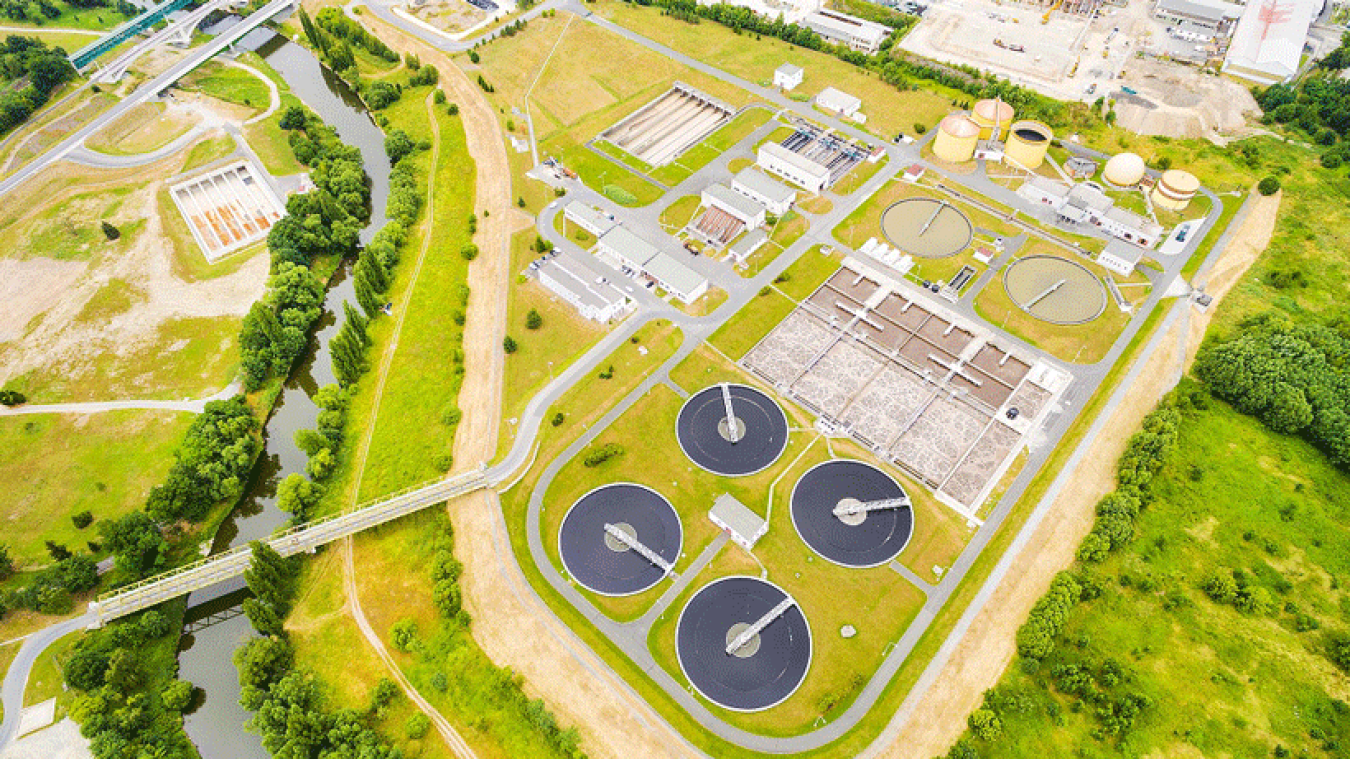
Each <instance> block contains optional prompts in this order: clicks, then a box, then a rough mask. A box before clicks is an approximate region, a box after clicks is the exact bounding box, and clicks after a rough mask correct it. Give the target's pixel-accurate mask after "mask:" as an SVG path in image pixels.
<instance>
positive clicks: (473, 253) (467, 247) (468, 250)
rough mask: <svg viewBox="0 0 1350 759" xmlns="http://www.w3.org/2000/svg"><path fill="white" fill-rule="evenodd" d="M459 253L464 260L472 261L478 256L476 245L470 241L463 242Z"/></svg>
mask: <svg viewBox="0 0 1350 759" xmlns="http://www.w3.org/2000/svg"><path fill="white" fill-rule="evenodd" d="M459 254H460V255H461V256H463V257H464V260H465V261H472V260H474V259H475V258H478V246H477V245H474V244H473V243H471V242H469V243H464V246H463V247H461V248H460V249H459Z"/></svg>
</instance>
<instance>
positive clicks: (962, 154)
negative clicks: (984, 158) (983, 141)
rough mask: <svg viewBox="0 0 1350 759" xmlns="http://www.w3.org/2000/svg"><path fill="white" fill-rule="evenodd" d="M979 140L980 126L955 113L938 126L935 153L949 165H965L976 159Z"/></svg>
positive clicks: (934, 145)
mask: <svg viewBox="0 0 1350 759" xmlns="http://www.w3.org/2000/svg"><path fill="white" fill-rule="evenodd" d="M979 140H980V127H979V125H978V124H976V123H975V122H973V121H971V120H970V119H969V118H967V117H965V116H962V115H961V114H959V113H953V114H951V115H950V116H948V117H946V118H945V119H943V120H942V122H941V123H940V124H938V133H937V138H936V139H934V140H933V153H934V154H936V155H937V157H938V158H941V159H942V160H944V161H946V162H947V163H965V162H966V161H969V160H970V159H971V158H974V157H975V143H977V142H979Z"/></svg>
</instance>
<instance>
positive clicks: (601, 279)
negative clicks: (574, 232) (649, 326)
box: [537, 253, 633, 324]
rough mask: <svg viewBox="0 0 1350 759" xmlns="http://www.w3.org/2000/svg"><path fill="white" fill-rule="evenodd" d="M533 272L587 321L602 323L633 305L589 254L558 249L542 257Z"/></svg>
mask: <svg viewBox="0 0 1350 759" xmlns="http://www.w3.org/2000/svg"><path fill="white" fill-rule="evenodd" d="M537 273H538V275H539V284H541V285H543V286H544V287H546V288H548V289H549V291H550V292H552V293H554V294H556V295H557V296H558V297H560V298H562V299H563V300H565V301H567V302H568V303H570V304H572V306H573V307H574V308H575V309H576V310H577V311H578V312H579V313H580V314H581V315H582V316H584V317H586V318H587V319H590V320H591V321H597V322H600V323H602V324H603V323H605V322H608V321H610V320H612V319H615V318H618V317H619V316H620V315H622V314H623V313H624V312H626V311H627V310H628V309H629V308H631V307H632V305H633V302H632V300H630V299H629V297H628V296H627V295H625V294H624V292H623V291H622V290H620V289H619V288H618V287H615V286H614V284H613V283H611V282H610V281H609V279H608V277H607V276H606V275H605V274H604V273H603V272H602V271H601V270H600V269H599V267H597V266H596V265H595V264H594V263H592V262H591V260H590V257H589V256H584V255H570V254H568V253H561V254H559V255H557V256H554V257H552V258H547V259H545V260H544V261H542V262H541V263H540V264H539V268H538V270H537Z"/></svg>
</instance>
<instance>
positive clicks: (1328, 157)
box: [1322, 153, 1344, 169]
mask: <svg viewBox="0 0 1350 759" xmlns="http://www.w3.org/2000/svg"><path fill="white" fill-rule="evenodd" d="M1342 163H1344V160H1343V159H1342V158H1341V155H1340V153H1323V154H1322V168H1324V169H1339V168H1340V167H1341V164H1342Z"/></svg>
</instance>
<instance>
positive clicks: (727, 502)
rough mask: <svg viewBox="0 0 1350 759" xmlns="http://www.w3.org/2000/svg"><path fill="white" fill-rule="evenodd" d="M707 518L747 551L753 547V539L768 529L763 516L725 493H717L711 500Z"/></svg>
mask: <svg viewBox="0 0 1350 759" xmlns="http://www.w3.org/2000/svg"><path fill="white" fill-rule="evenodd" d="M708 518H709V519H711V520H712V523H713V524H715V525H717V526H718V527H720V528H722V529H723V530H725V531H726V532H727V534H729V535H730V536H731V540H732V541H733V542H734V543H736V545H738V546H740V547H741V548H744V549H745V550H747V551H749V550H750V549H752V548H754V547H755V541H757V540H759V539H760V538H761V537H763V536H764V533H766V532H768V531H769V523H768V522H765V521H764V518H763V517H761V516H760V515H758V514H756V513H755V512H753V511H751V510H750V509H749V508H748V507H747V506H746V505H745V504H743V503H741V502H740V501H738V500H736V499H735V498H732V497H731V496H730V495H728V494H726V493H723V494H722V495H719V496H718V497H717V500H716V501H714V502H713V507H712V509H711V510H710V511H709V512H708Z"/></svg>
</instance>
